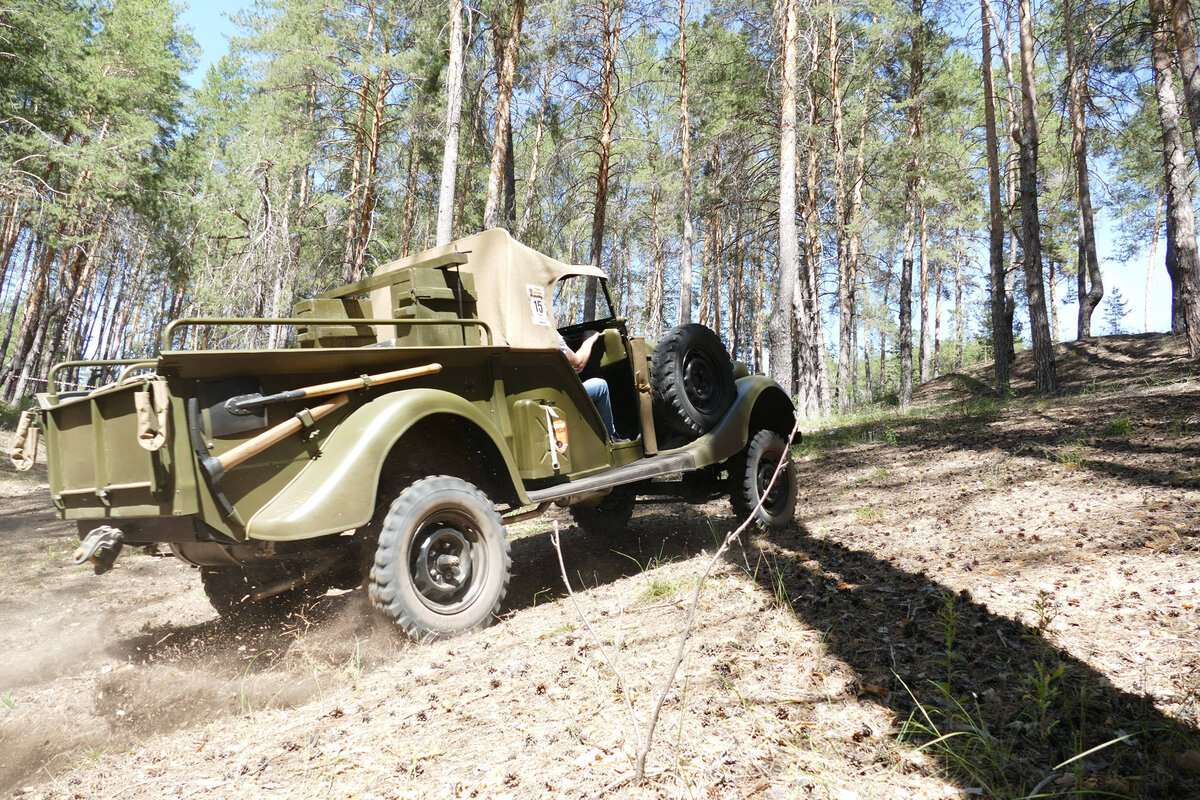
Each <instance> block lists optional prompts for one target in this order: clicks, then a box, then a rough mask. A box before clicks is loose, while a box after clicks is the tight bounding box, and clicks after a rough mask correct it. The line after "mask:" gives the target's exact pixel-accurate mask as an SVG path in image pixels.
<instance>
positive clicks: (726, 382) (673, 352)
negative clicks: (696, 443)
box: [650, 324, 737, 437]
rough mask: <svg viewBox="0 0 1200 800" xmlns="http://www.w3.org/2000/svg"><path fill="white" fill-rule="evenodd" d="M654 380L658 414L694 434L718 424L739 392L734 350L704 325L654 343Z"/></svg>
mask: <svg viewBox="0 0 1200 800" xmlns="http://www.w3.org/2000/svg"><path fill="white" fill-rule="evenodd" d="M650 380H651V383H652V384H653V390H654V399H655V401H656V409H657V410H658V412H659V413H658V417H659V418H660V419H661V420H662V421H663V422H665V423H666V424H667V425H668V426H670V427H671V428H673V429H675V430H676V431H679V432H680V433H684V434H688V435H690V436H693V437H694V436H698V435H700V434H703V433H707V432H708V431H710V430H712V429H713V428H714V427H716V425H717V423H718V422H720V421H721V419H722V418H723V417H724V416H725V412H727V411H728V410H729V408H730V406H732V405H733V400H734V396H735V395H736V394H737V387H736V386H735V384H734V379H733V362H732V361H730V359H729V351H727V350H726V349H725V345H724V344H723V343H722V342H721V339H720V337H719V336H717V334H715V333H713V331H712V330H710V329H709V328H706V327H704V326H703V325H696V324H692V325H680V326H678V327H676V328H672V329H671V330H669V331H667V333H666V335H665V336H663V338H662V341H660V342H659V343H658V345H657V346H656V347H655V348H654V359H653V361H652V362H651V364H650Z"/></svg>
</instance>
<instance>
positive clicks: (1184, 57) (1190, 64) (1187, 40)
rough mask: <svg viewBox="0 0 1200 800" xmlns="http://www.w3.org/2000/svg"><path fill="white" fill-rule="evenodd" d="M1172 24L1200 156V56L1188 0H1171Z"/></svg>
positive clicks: (1193, 139)
mask: <svg viewBox="0 0 1200 800" xmlns="http://www.w3.org/2000/svg"><path fill="white" fill-rule="evenodd" d="M1171 24H1172V27H1174V29H1175V47H1176V49H1177V50H1178V52H1179V67H1180V70H1181V71H1182V72H1183V96H1184V97H1185V98H1186V99H1187V109H1188V117H1189V119H1190V120H1191V123H1192V146H1193V147H1194V148H1195V153H1196V157H1197V158H1200V57H1197V55H1196V42H1195V39H1194V38H1193V36H1192V12H1191V9H1189V8H1188V0H1171Z"/></svg>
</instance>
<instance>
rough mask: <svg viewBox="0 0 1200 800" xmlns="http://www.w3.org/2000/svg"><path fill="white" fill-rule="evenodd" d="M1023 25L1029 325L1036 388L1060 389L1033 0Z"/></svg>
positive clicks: (1026, 5)
mask: <svg viewBox="0 0 1200 800" xmlns="http://www.w3.org/2000/svg"><path fill="white" fill-rule="evenodd" d="M1020 6H1021V7H1020V12H1019V13H1020V24H1021V98H1022V104H1021V110H1022V125H1021V239H1022V244H1023V245H1024V253H1025V294H1026V296H1027V297H1028V298H1029V328H1030V334H1031V338H1032V339H1033V360H1034V364H1035V372H1036V380H1035V383H1036V385H1037V391H1038V392H1039V393H1040V394H1051V393H1053V392H1055V391H1057V390H1058V378H1057V376H1056V374H1055V373H1056V370H1055V364H1054V344H1053V342H1051V341H1050V321H1049V319H1047V317H1046V296H1045V290H1044V288H1043V287H1044V286H1045V283H1044V281H1043V278H1042V239H1041V237H1042V231H1041V222H1040V220H1039V219H1038V194H1037V192H1038V184H1037V168H1038V143H1039V142H1038V139H1039V133H1038V121H1037V91H1036V86H1037V83H1036V76H1035V73H1034V66H1033V19H1032V15H1031V9H1030V0H1020Z"/></svg>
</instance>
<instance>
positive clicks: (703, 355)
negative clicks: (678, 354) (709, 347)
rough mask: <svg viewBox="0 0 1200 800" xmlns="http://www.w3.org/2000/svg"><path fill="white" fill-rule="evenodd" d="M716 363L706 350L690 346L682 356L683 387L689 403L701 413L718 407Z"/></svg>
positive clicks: (719, 390)
mask: <svg viewBox="0 0 1200 800" xmlns="http://www.w3.org/2000/svg"><path fill="white" fill-rule="evenodd" d="M718 374H719V372H718V369H717V365H716V363H715V362H714V361H713V358H712V356H711V355H710V354H709V353H708V351H706V350H704V349H702V348H692V349H691V350H688V351H687V353H685V354H684V357H683V388H684V391H685V392H687V398H688V400H689V401H690V402H691V404H692V405H693V406H694V407H695V408H696V410H697V411H699V412H700V413H702V414H711V413H713V412H714V411H715V410H716V409H718V408H720V404H721V397H722V391H721V382H720V381H719V380H718V379H717V375H718Z"/></svg>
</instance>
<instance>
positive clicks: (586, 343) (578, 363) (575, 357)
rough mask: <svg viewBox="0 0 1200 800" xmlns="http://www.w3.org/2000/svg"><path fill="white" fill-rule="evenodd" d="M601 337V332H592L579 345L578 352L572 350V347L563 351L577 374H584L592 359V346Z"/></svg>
mask: <svg viewBox="0 0 1200 800" xmlns="http://www.w3.org/2000/svg"><path fill="white" fill-rule="evenodd" d="M599 337H600V331H592V332H591V333H589V334H588V335H587V338H586V339H584V340H583V342H582V343H581V344H580V345H579V349H578V350H572V349H571V347H570V345H568V346H566V347H564V348H563V349H562V350H563V355H565V356H566V357H567V361H568V362H570V364H571V366H572V367H574V369H575V371H576V372H583V368H584V367H586V366H587V363H588V361H589V360H590V359H591V357H592V345H594V344H595V343H596V339H598V338H599Z"/></svg>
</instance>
